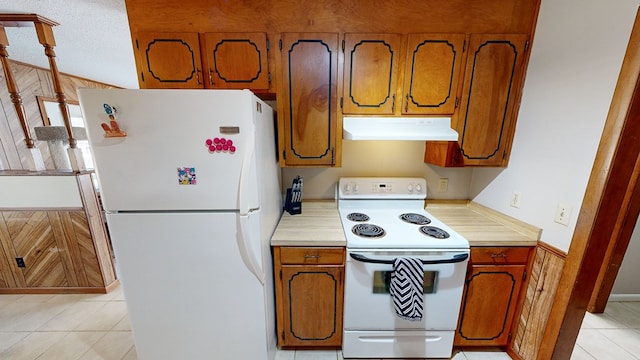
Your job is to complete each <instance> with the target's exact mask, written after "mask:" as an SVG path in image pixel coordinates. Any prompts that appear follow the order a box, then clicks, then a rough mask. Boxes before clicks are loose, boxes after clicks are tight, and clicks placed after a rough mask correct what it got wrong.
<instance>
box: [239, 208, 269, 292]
mask: <svg viewBox="0 0 640 360" xmlns="http://www.w3.org/2000/svg"><path fill="white" fill-rule="evenodd" d="M236 225H237V228H238V235H237V236H236V242H237V244H238V250H240V257H241V258H242V262H244V264H245V266H246V267H247V268H248V269H249V271H251V273H252V274H253V275H254V276H255V277H256V279H258V281H259V282H260V284H262V285H264V272H263V271H262V268H261V267H260V266H259V265H258V259H257V258H256V255H255V254H254V253H253V251H252V250H251V246H250V244H251V241H250V240H251V238H250V236H251V234H250V233H249V231H247V229H248V228H249V216H248V215H240V214H238V216H237V221H236Z"/></svg>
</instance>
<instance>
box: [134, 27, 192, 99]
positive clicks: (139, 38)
mask: <svg viewBox="0 0 640 360" xmlns="http://www.w3.org/2000/svg"><path fill="white" fill-rule="evenodd" d="M135 45H136V46H135V51H136V52H137V60H138V62H139V63H138V78H139V81H140V87H141V88H145V89H159V88H167V89H194V88H202V87H204V85H203V82H202V70H201V57H200V40H199V37H198V33H163V32H139V33H138V34H137V35H136V41H135Z"/></svg>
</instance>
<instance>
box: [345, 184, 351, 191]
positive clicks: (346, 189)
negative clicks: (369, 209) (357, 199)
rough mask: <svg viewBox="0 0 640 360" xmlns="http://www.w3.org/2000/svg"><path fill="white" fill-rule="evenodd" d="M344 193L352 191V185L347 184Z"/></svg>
mask: <svg viewBox="0 0 640 360" xmlns="http://www.w3.org/2000/svg"><path fill="white" fill-rule="evenodd" d="M344 191H346V192H349V191H351V184H345V185H344Z"/></svg>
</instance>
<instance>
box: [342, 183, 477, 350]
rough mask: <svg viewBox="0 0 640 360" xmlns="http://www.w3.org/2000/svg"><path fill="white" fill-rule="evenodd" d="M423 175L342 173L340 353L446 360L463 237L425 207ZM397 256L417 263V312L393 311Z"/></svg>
mask: <svg viewBox="0 0 640 360" xmlns="http://www.w3.org/2000/svg"><path fill="white" fill-rule="evenodd" d="M426 190H427V184H426V180H425V179H422V178H362V177H358V178H354V177H351V178H341V179H340V181H339V183H338V211H339V213H340V219H341V221H342V226H343V229H344V232H345V236H346V240H347V264H346V270H345V271H346V280H345V299H344V333H343V345H342V351H343V356H344V358H347V359H348V358H412V357H413V358H443V357H444V358H449V357H450V356H451V353H452V350H453V338H454V334H455V329H456V326H457V323H458V314H459V311H460V303H461V299H462V290H463V287H464V279H465V275H466V269H467V262H468V257H469V242H468V241H467V240H466V239H465V238H464V237H462V236H461V235H460V234H458V233H456V232H455V231H454V230H452V229H451V228H449V227H448V226H447V225H446V224H444V223H442V222H441V221H439V220H438V219H437V218H435V217H434V216H432V215H431V214H429V213H428V212H427V211H425V210H424V200H425V199H426ZM397 257H413V258H419V259H420V260H422V263H423V264H424V265H423V267H424V271H425V276H424V292H425V295H424V305H425V306H424V309H425V310H424V315H423V317H422V320H420V321H408V320H403V319H401V318H399V317H397V316H396V314H395V312H394V309H393V302H392V299H391V296H390V295H389V280H390V274H391V272H392V271H393V268H392V264H393V261H394V259H395V258H397Z"/></svg>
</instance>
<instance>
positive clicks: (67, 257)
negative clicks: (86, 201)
mask: <svg viewBox="0 0 640 360" xmlns="http://www.w3.org/2000/svg"><path fill="white" fill-rule="evenodd" d="M48 216H49V220H50V223H51V229H52V231H53V234H54V238H55V240H56V244H57V246H58V249H59V250H60V260H61V261H62V266H64V269H65V274H66V278H67V284H68V285H69V286H87V285H86V275H85V274H84V273H83V271H82V269H79V268H78V267H77V266H76V265H75V263H74V262H75V261H74V259H79V258H80V253H79V251H78V248H77V245H76V243H77V242H76V239H75V233H74V232H73V228H72V226H70V225H71V223H72V221H71V218H70V216H69V212H68V211H49V212H48Z"/></svg>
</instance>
